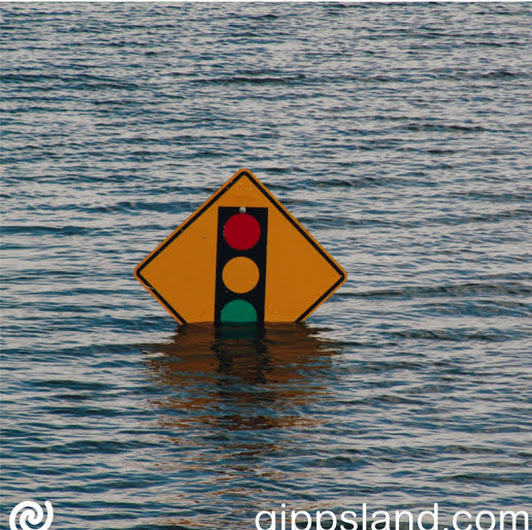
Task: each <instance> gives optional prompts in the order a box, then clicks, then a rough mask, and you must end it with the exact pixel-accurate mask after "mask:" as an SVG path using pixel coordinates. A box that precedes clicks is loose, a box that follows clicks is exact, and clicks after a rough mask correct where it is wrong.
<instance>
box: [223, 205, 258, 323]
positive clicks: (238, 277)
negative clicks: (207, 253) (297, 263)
mask: <svg viewBox="0 0 532 530" xmlns="http://www.w3.org/2000/svg"><path fill="white" fill-rule="evenodd" d="M267 241H268V208H253V207H246V206H240V207H220V208H218V236H217V249H216V287H215V301H214V321H215V322H216V323H227V322H239V323H244V322H264V295H265V288H266V261H267V259H266V247H267V245H266V243H267Z"/></svg>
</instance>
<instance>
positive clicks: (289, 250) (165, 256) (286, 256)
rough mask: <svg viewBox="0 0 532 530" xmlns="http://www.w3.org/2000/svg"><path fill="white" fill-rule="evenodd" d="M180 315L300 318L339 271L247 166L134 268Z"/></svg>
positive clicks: (190, 318)
mask: <svg viewBox="0 0 532 530" xmlns="http://www.w3.org/2000/svg"><path fill="white" fill-rule="evenodd" d="M135 277H136V278H137V279H138V280H139V281H140V282H141V283H142V284H143V285H144V286H145V287H146V288H147V289H148V291H149V292H150V293H151V294H152V295H153V296H154V297H155V298H156V299H157V300H158V301H159V302H160V303H161V304H162V305H163V306H164V307H165V308H166V309H167V310H168V311H169V312H170V314H171V315H172V316H173V317H174V318H175V319H176V320H177V321H178V322H180V323H194V322H196V323H197V322H216V323H245V322H295V321H301V320H304V319H305V318H306V317H307V316H308V315H309V314H310V313H311V312H312V311H314V310H315V309H316V308H317V307H318V306H319V305H320V304H321V303H322V302H323V301H324V300H326V299H327V298H328V297H329V296H330V295H331V294H332V293H333V292H334V291H335V290H336V289H337V288H338V287H339V286H340V285H341V284H342V283H343V282H344V281H345V280H346V277H347V276H346V273H345V271H344V270H343V269H342V268H341V267H340V266H339V265H338V263H336V261H335V260H334V259H333V258H332V257H331V256H330V255H329V254H328V253H327V252H326V251H325V250H324V249H323V248H322V247H321V246H320V245H319V244H318V243H317V242H316V240H315V239H314V238H313V237H312V236H311V235H310V234H309V233H308V232H307V231H306V230H305V229H304V228H303V227H302V226H301V225H300V224H299V222H298V221H297V220H296V219H295V218H294V217H292V215H290V213H289V212H288V211H287V210H286V209H285V208H284V207H283V206H282V205H281V203H280V202H279V201H278V200H277V199H276V198H275V197H274V196H273V195H272V194H271V193H270V192H269V191H268V190H267V189H266V188H265V187H264V185H263V184H262V183H261V182H260V181H259V180H258V179H257V178H256V177H255V176H254V175H253V174H252V173H251V172H250V171H248V170H246V169H242V170H240V171H238V172H237V173H236V174H235V175H234V176H233V177H232V178H231V179H230V180H229V181H228V182H227V183H226V184H225V185H224V186H223V187H222V188H221V189H220V190H219V191H217V192H216V193H215V194H214V195H213V196H212V197H211V198H210V199H209V200H207V202H205V203H204V204H203V205H202V206H201V207H200V208H199V209H198V210H197V211H196V212H194V213H193V214H192V215H191V216H190V217H189V218H188V219H187V220H186V221H185V222H184V223H183V224H182V225H181V226H179V227H178V228H177V229H176V230H175V231H174V232H173V233H172V234H170V236H168V237H167V238H166V239H165V240H164V241H163V242H162V243H161V244H160V245H159V246H158V247H157V248H156V249H155V250H153V252H151V253H150V254H149V255H148V256H147V257H146V258H145V259H144V260H142V261H141V262H140V263H139V265H138V266H137V267H136V269H135Z"/></svg>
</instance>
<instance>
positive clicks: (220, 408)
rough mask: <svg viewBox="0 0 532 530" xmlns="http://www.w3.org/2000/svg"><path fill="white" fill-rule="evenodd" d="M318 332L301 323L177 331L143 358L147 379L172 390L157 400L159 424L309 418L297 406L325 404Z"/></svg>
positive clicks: (228, 425)
mask: <svg viewBox="0 0 532 530" xmlns="http://www.w3.org/2000/svg"><path fill="white" fill-rule="evenodd" d="M318 333H319V330H316V329H312V328H310V327H308V326H307V325H305V324H288V325H287V324H283V325H267V326H260V327H255V326H253V327H249V326H230V327H226V328H222V329H220V328H215V327H214V326H183V327H180V328H178V330H177V332H176V334H175V336H174V340H173V342H171V343H169V344H164V345H158V346H154V347H153V348H152V349H150V350H151V353H152V354H151V355H149V356H148V358H147V360H146V364H147V366H148V367H149V369H150V372H151V377H153V379H154V380H156V382H157V383H159V384H160V385H162V386H164V387H166V388H167V389H170V390H171V392H170V393H166V396H165V397H164V398H163V399H162V400H156V402H157V405H158V406H159V407H161V409H162V410H163V411H164V413H165V416H166V419H165V421H171V422H172V423H173V424H174V425H175V426H176V427H179V428H184V427H187V428H189V427H191V426H192V425H193V424H204V425H210V426H218V427H223V428H224V429H228V430H241V429H251V430H255V429H271V428H274V427H284V426H291V425H295V424H296V423H298V424H301V422H304V421H309V420H308V419H305V418H304V416H303V415H302V414H301V413H297V411H296V409H299V408H301V407H304V406H306V405H307V404H308V403H309V402H311V401H313V400H316V399H326V396H327V392H328V391H327V386H326V384H325V383H324V381H325V380H326V378H325V377H324V372H326V371H327V370H328V368H329V367H330V365H331V357H332V355H333V354H334V346H333V343H331V342H329V341H327V340H324V339H322V338H319V336H318ZM154 354H155V355H154ZM170 417H171V419H170ZM313 421H316V419H314V420H313Z"/></svg>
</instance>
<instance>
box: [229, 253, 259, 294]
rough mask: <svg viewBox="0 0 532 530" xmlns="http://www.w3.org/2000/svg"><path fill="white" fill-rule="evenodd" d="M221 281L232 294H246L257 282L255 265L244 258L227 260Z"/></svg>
mask: <svg viewBox="0 0 532 530" xmlns="http://www.w3.org/2000/svg"><path fill="white" fill-rule="evenodd" d="M222 278H223V281H224V283H225V285H226V287H227V288H228V289H230V290H231V291H233V292H234V293H247V292H248V291H251V289H253V287H255V285H257V282H258V281H259V269H258V267H257V265H256V263H255V262H254V261H253V260H251V259H249V258H246V257H244V256H238V257H236V258H233V259H231V260H229V261H228V262H227V263H226V265H225V267H224V269H223V272H222Z"/></svg>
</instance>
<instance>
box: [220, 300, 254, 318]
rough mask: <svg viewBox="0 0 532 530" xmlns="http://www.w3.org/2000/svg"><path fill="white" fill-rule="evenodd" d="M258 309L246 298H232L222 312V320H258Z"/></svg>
mask: <svg viewBox="0 0 532 530" xmlns="http://www.w3.org/2000/svg"><path fill="white" fill-rule="evenodd" d="M256 321H257V311H256V310H255V308H254V307H253V306H252V305H251V304H250V303H249V302H247V301H246V300H240V299H237V300H231V301H230V302H228V303H227V304H225V306H224V307H223V309H222V311H221V313H220V322H240V323H242V322H256Z"/></svg>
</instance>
